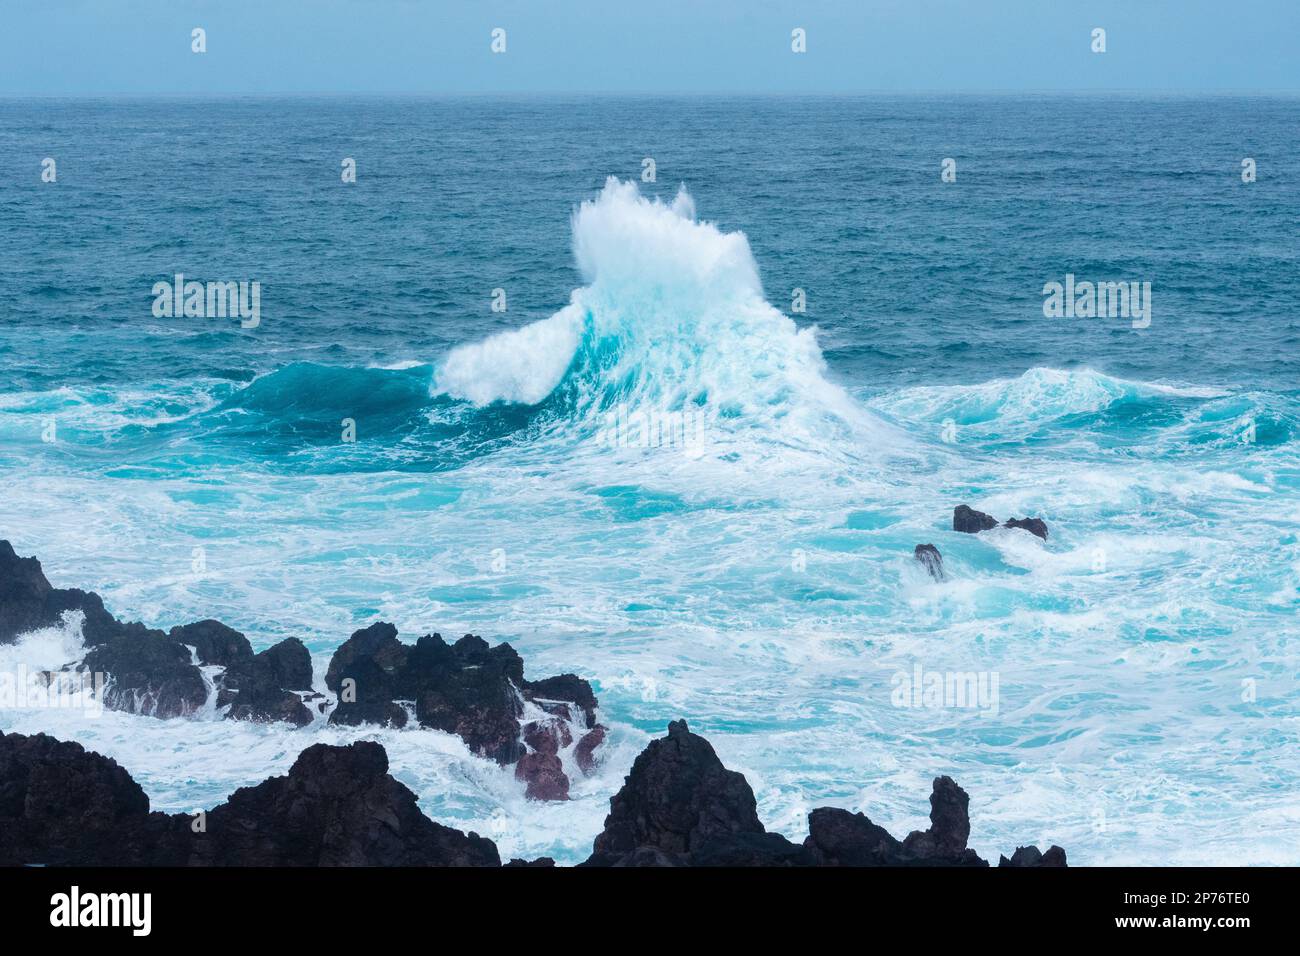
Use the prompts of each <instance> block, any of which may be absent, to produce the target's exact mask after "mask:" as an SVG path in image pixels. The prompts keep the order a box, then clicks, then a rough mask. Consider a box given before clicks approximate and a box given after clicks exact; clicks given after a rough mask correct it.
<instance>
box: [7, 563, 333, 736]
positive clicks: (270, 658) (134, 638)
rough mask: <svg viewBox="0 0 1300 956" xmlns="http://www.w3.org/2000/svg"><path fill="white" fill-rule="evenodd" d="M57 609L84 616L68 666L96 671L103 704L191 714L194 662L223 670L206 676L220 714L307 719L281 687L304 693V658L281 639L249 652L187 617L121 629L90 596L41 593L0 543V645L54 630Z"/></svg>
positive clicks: (38, 575)
mask: <svg viewBox="0 0 1300 956" xmlns="http://www.w3.org/2000/svg"><path fill="white" fill-rule="evenodd" d="M65 611H80V612H81V613H82V614H83V615H84V618H83V621H82V636H83V637H84V639H85V642H86V644H87V645H89V647H90V650H89V652H88V653H87V654H86V657H85V658H84V659H83V660H82V661H81V662H80V663H79V664H77V665H73V666H75V667H76V668H77V669H79V670H83V671H89V672H91V673H99V674H103V675H104V677H105V692H104V697H105V700H104V703H105V705H106V706H108V707H111V708H113V709H115V710H127V711H132V712H134V713H141V714H148V715H152V716H155V717H177V716H182V715H184V714H189V713H193V712H195V711H197V710H198V709H200V708H201V707H203V706H204V705H205V704H206V703H207V700H208V695H209V685H208V683H207V682H206V681H205V680H204V678H203V674H202V672H201V671H200V670H199V668H198V666H196V664H195V658H197V661H198V664H202V665H213V666H218V667H221V668H224V670H223V671H222V672H221V673H219V674H217V675H216V676H215V679H214V680H215V684H216V690H217V703H218V704H219V705H221V706H225V705H228V704H229V705H231V706H230V709H229V710H228V711H227V714H226V716H227V717H231V718H234V719H240V720H259V721H272V720H287V721H289V722H290V723H293V724H298V725H302V724H306V723H310V721H311V713H310V711H308V710H307V708H306V707H305V706H304V705H303V703H302V701H301V699H300V698H299V697H298V695H297V694H294V693H292V692H291V690H289V689H287V688H289V687H297V686H301V687H302V688H303V689H307V690H310V688H311V656H310V655H309V654H308V653H307V648H306V647H304V646H303V645H302V642H301V641H297V640H293V639H290V640H289V641H282V642H281V643H280V644H277V645H276V646H275V647H273V648H271V649H270V650H268V651H263V652H262V653H261V654H258V655H254V654H253V648H252V645H250V644H249V642H248V638H246V637H244V635H243V634H241V633H239V632H238V631H236V630H235V629H234V628H231V627H227V626H226V625H225V624H222V623H221V622H220V621H214V620H211V619H209V620H204V621H195V622H194V623H192V624H184V625H181V626H179V627H173V628H172V629H171V631H170V632H169V633H167V634H164V633H163V632H162V631H160V630H156V629H154V628H148V627H145V626H144V625H143V624H138V623H126V624H124V623H122V622H121V621H118V620H117V619H116V618H114V617H113V616H112V615H111V614H109V613H108V612H107V611H106V610H104V602H103V601H101V600H100V598H99V595H97V594H95V593H93V592H86V591H79V590H76V589H66V590H64V589H59V588H54V587H51V586H50V583H49V581H47V580H46V578H45V575H44V573H43V572H42V571H41V565H40V562H39V561H37V560H36V559H35V558H19V557H18V556H17V555H16V554H15V553H14V550H13V548H12V547H10V545H9V542H7V541H0V643H3V642H4V641H6V640H13V639H14V637H15V636H16V635H18V634H21V633H24V632H25V631H29V630H31V629H33V628H35V627H46V626H50V625H53V624H57V623H59V620H60V618H61V616H62V615H63V613H64V612H65ZM190 648H193V649H194V650H193V651H191V650H190ZM304 672H305V675H306V676H305V679H304V677H303V674H304ZM289 681H291V682H292V683H287V682H289Z"/></svg>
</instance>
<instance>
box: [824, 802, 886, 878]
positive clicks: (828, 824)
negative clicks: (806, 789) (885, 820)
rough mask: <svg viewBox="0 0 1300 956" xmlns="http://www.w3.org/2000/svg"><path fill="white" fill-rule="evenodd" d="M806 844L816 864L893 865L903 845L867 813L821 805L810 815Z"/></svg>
mask: <svg viewBox="0 0 1300 956" xmlns="http://www.w3.org/2000/svg"><path fill="white" fill-rule="evenodd" d="M804 847H805V848H806V849H807V850H808V853H809V856H810V858H811V859H812V861H813V863H814V864H816V865H817V866H893V865H896V864H897V861H898V860H900V859H901V858H902V852H903V844H902V843H900V842H899V841H898V840H895V839H894V838H893V837H892V836H890V834H889V831H887V830H886V829H885V828H884V827H881V826H877V825H876V824H874V823H872V822H871V821H870V820H869V819H868V818H867V817H866V815H864V814H861V813H850V812H849V811H848V810H839V809H836V808H834V807H818V808H817V809H816V810H814V811H813V812H812V813H810V814H808V838H807V839H806V840H804Z"/></svg>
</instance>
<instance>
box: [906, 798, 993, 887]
mask: <svg viewBox="0 0 1300 956" xmlns="http://www.w3.org/2000/svg"><path fill="white" fill-rule="evenodd" d="M969 806H970V797H969V796H967V794H966V791H965V790H963V789H962V788H961V787H959V786H957V783H956V781H954V780H953V779H952V777H935V778H934V790H933V791H932V792H931V794H930V828H929V829H928V830H914V831H912V832H911V833H909V834H908V835H907V839H905V840H904V841H903V853H904V855H905V856H906V857H907V862H908V863H910V864H912V865H917V864H919V865H923V866H988V863H987V862H986V861H984V860H982V859H980V858H979V857H978V856H977V855H976V853H975V851H974V850H970V849H967V847H966V840H967V839H968V838H969V837H970V814H969V813H968V807H969Z"/></svg>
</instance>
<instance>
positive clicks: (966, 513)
mask: <svg viewBox="0 0 1300 956" xmlns="http://www.w3.org/2000/svg"><path fill="white" fill-rule="evenodd" d="M997 526H998V519H997V518H995V517H993V516H992V515H986V514H985V513H984V512H982V511H976V510H975V509H974V508H971V507H968V506H966V505H958V506H957V507H956V508H954V509H953V510H952V530H953V531H963V532H965V533H966V534H976V533H978V532H980V531H989V530H992V529H993V528H996V527H997Z"/></svg>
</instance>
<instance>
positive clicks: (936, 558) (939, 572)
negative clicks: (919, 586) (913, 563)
mask: <svg viewBox="0 0 1300 956" xmlns="http://www.w3.org/2000/svg"><path fill="white" fill-rule="evenodd" d="M912 556H913V557H915V558H916V560H917V561H920V562H921V566H922V567H923V568H925V570H927V571H928V572H930V577H932V578H934V579H935V580H936V581H942V580H943V579H944V573H943V556H942V555H941V554H939V549H938V548H936V547H935V546H934V545H932V544H918V545H917V546H916V549H915V550H914V551H913V552H912Z"/></svg>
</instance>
